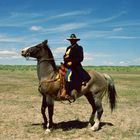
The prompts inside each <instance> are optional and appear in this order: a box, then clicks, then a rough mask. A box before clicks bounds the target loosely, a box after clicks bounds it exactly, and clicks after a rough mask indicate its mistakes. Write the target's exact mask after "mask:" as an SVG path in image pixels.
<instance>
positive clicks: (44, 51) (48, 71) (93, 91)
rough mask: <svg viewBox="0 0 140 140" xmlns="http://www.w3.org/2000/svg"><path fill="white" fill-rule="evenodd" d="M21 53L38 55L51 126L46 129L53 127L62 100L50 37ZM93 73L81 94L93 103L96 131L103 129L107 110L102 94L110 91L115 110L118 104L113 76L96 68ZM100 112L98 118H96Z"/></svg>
mask: <svg viewBox="0 0 140 140" xmlns="http://www.w3.org/2000/svg"><path fill="white" fill-rule="evenodd" d="M21 55H22V56H24V57H33V58H36V59H37V74H38V79H39V92H40V93H41V94H42V96H43V99H42V106H41V113H42V116H43V119H44V123H43V126H44V127H45V128H47V129H46V131H51V129H52V127H53V111H54V100H59V99H58V93H59V90H60V79H59V77H58V75H59V74H58V68H57V66H56V64H55V61H54V57H53V54H52V52H51V50H50V48H49V47H48V41H47V40H45V41H43V42H42V43H40V44H37V45H34V46H32V47H28V48H25V49H23V50H22V51H21ZM89 74H90V76H91V79H90V81H89V82H88V83H87V85H86V86H82V89H81V92H80V93H78V97H80V96H82V95H84V96H85V97H86V98H87V100H88V102H89V103H90V104H91V107H92V114H91V117H90V120H89V124H91V129H92V130H94V131H96V130H98V129H99V125H100V120H101V116H102V114H103V108H102V98H103V96H104V95H105V93H108V99H109V103H110V108H111V111H113V109H114V108H115V105H116V90H115V86H114V83H113V80H112V78H111V77H110V76H109V75H108V74H101V73H99V72H96V71H94V70H91V71H89ZM78 97H77V98H78ZM46 107H48V116H49V120H47V117H46V114H45V110H46ZM96 112H97V116H96V117H97V119H95V121H94V118H95V113H96Z"/></svg>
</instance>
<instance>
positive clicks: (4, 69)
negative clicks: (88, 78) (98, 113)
mask: <svg viewBox="0 0 140 140" xmlns="http://www.w3.org/2000/svg"><path fill="white" fill-rule="evenodd" d="M93 68H94V69H95V70H97V71H100V72H106V73H108V74H110V75H111V76H112V77H113V78H114V82H115V85H116V90H117V93H118V97H117V101H118V102H117V108H116V110H115V111H114V112H113V113H111V111H110V109H109V104H108V102H107V101H106V97H105V98H104V100H103V107H104V114H103V116H102V123H101V128H100V130H99V131H97V132H93V131H91V130H90V129H89V127H88V126H87V122H88V120H89V117H90V114H91V107H90V105H89V104H88V102H87V100H86V99H85V98H84V96H83V97H81V98H79V99H78V100H77V101H76V102H75V103H73V104H71V105H69V104H62V103H61V102H55V112H54V122H55V123H56V124H57V127H56V129H54V130H53V131H52V132H51V133H50V134H48V135H45V134H44V132H45V130H44V129H43V128H42V126H41V123H42V116H41V113H40V106H41V95H40V94H39V93H38V90H37V89H38V79H37V75H36V67H35V66H3V65H0V140H13V139H14V140H69V139H73V140H85V139H87V140H139V139H140V66H131V67H105V66H102V67H86V69H93ZM46 113H47V112H46Z"/></svg>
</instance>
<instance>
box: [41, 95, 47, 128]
mask: <svg viewBox="0 0 140 140" xmlns="http://www.w3.org/2000/svg"><path fill="white" fill-rule="evenodd" d="M46 107H47V103H46V96H45V95H43V98H42V106H41V113H42V117H43V120H44V123H43V128H47V123H48V121H47V117H46V114H45V110H46Z"/></svg>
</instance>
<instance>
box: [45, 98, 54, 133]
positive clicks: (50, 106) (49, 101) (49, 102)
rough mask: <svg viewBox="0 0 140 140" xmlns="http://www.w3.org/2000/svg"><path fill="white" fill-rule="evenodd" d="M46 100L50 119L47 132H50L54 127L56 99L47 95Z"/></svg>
mask: <svg viewBox="0 0 140 140" xmlns="http://www.w3.org/2000/svg"><path fill="white" fill-rule="evenodd" d="M46 100H47V107H48V115H49V121H48V124H47V129H46V133H47V132H50V131H51V129H52V127H53V112H54V101H53V99H52V98H51V97H50V96H46Z"/></svg>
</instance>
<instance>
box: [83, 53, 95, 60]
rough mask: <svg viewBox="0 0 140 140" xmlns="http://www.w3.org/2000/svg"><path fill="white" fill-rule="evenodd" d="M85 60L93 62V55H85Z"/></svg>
mask: <svg viewBox="0 0 140 140" xmlns="http://www.w3.org/2000/svg"><path fill="white" fill-rule="evenodd" d="M84 60H93V55H92V54H91V53H87V52H85V53H84Z"/></svg>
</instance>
